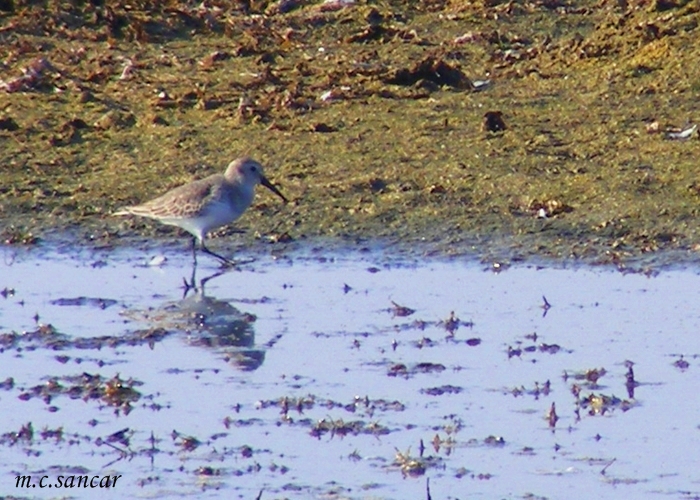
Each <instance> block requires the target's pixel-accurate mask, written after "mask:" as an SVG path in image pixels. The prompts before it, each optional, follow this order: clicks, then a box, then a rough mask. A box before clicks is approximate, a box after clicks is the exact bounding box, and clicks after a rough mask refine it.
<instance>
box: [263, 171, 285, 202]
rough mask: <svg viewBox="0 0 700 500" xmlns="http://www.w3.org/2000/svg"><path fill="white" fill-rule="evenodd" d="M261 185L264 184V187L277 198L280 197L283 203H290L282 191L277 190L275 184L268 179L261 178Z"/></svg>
mask: <svg viewBox="0 0 700 500" xmlns="http://www.w3.org/2000/svg"><path fill="white" fill-rule="evenodd" d="M260 184H262V185H263V186H265V187H266V188H267V189H269V190H270V191H272V192H273V193H275V194H276V195H277V196H279V197H280V198H282V201H284V202H285V203H287V202H288V200H287V198H285V197H284V195H283V194H282V193H281V192H280V190H279V189H277V188H276V187H275V185H274V184H272V183H271V182H270V181H268V180H267V177H261V178H260Z"/></svg>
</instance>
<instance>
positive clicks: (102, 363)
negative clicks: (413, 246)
mask: <svg viewBox="0 0 700 500" xmlns="http://www.w3.org/2000/svg"><path fill="white" fill-rule="evenodd" d="M0 256H2V263H1V264H0V290H2V289H5V290H4V291H3V294H2V296H0V334H2V339H1V340H2V344H1V345H2V346H3V347H2V352H0V384H2V385H1V386H0V387H2V388H1V389H0V412H1V414H2V416H3V418H2V421H1V422H0V434H1V435H2V436H1V439H0V450H1V456H2V460H1V463H0V478H1V479H0V494H4V495H13V496H27V497H39V498H49V497H58V496H68V495H69V496H73V497H75V498H97V497H98V496H101V495H105V494H108V495H116V496H115V498H116V497H119V498H143V497H145V498H167V497H174V496H177V497H188V496H193V497H194V496H198V497H199V496H201V497H205V498H243V499H254V498H258V495H260V492H261V491H262V494H261V497H260V498H263V499H272V498H387V499H389V498H390V499H405V498H426V497H427V495H426V485H427V484H426V483H427V479H428V478H429V480H430V481H429V487H430V495H431V497H432V498H433V499H436V500H437V499H445V498H485V499H486V498H488V499H491V498H523V497H526V496H528V495H532V496H534V497H536V498H540V497H541V498H562V497H564V496H565V495H569V496H571V497H572V498H580V497H581V492H585V496H586V497H588V498H682V499H686V498H688V499H689V498H696V497H697V496H698V495H700V472H699V471H700V457H699V455H698V453H697V449H698V446H699V445H700V431H699V424H700V422H699V418H700V417H699V415H700V400H699V399H698V398H697V397H696V395H695V394H694V392H693V391H694V390H695V389H696V388H697V387H698V382H699V377H698V373H699V372H698V363H699V362H700V361H698V360H697V359H696V357H697V356H698V354H700V335H698V331H700V314H699V313H698V309H697V307H696V304H697V303H698V290H699V287H698V285H697V283H698V280H699V279H700V278H698V276H697V273H696V272H695V271H690V270H684V271H664V272H661V273H660V274H658V275H656V276H654V277H646V276H642V275H638V274H627V275H623V274H621V273H618V272H615V271H609V270H602V269H561V268H557V269H554V268H546V269H541V268H540V269H538V268H534V267H526V266H523V267H514V268H510V269H506V270H503V271H501V272H499V273H495V272H493V271H492V270H490V269H489V270H485V269H484V266H483V265H482V264H478V263H476V262H463V261H449V262H445V261H416V262H409V261H405V260H401V261H396V260H394V259H392V257H391V256H390V255H387V254H383V253H381V252H376V253H372V252H362V253H351V252H347V253H334V254H323V253H322V252H315V253H307V254H298V253H297V254H291V255H286V256H283V257H277V258H272V257H271V256H258V257H257V259H256V260H255V261H254V262H252V263H249V264H246V265H243V267H242V269H241V270H240V271H235V270H234V271H228V272H226V273H224V274H221V275H219V276H214V277H212V278H211V279H210V280H209V281H207V282H206V285H205V287H204V295H202V293H201V289H200V290H198V291H196V292H194V291H190V292H189V293H188V295H187V297H186V298H185V299H184V300H183V291H184V290H183V287H182V283H183V278H188V277H189V275H190V273H191V267H190V261H189V259H188V257H189V255H188V254H187V253H186V252H184V251H179V250H170V249H169V250H168V260H167V261H166V262H165V263H164V264H163V265H162V266H147V265H144V262H147V261H148V260H149V259H150V258H151V257H153V255H145V254H144V253H143V251H140V250H128V249H123V250H119V251H116V252H112V253H106V252H96V253H89V252H87V251H81V252H78V251H76V252H75V253H56V252H52V251H50V250H46V249H34V250H18V249H16V248H2V249H0ZM216 271H217V269H216V267H215V264H214V263H213V262H211V261H207V260H202V261H201V262H200V267H199V268H198V269H197V274H198V277H197V279H201V278H205V277H207V276H209V275H212V274H214V273H216ZM543 296H545V297H546V300H547V301H548V303H549V304H551V307H550V308H549V309H545V308H543V303H544V301H543ZM396 305H399V306H405V307H408V308H411V309H414V310H415V312H414V313H413V314H410V315H407V316H404V315H402V314H405V313H408V312H409V311H408V310H405V309H400V308H397V307H396ZM452 312H454V316H451V313H452ZM545 313H546V314H545ZM41 325H44V326H41ZM45 325H51V326H52V327H53V328H49V327H47V326H45ZM12 332H15V333H18V334H19V333H23V332H26V333H25V334H24V335H19V336H18V335H11V333H12ZM681 356H682V357H681ZM629 362H633V365H632V364H631V363H629ZM630 366H633V370H634V378H633V379H628V378H627V377H628V370H629V367H630ZM593 369H597V370H598V371H597V372H595V371H591V370H593ZM601 369H604V370H605V373H604V374H602V371H601ZM565 374H566V376H565ZM601 374H602V375H601ZM98 375H99V376H100V377H101V378H99V379H98V378H97V377H96V376H98ZM117 375H118V377H119V378H118V379H116V378H115V377H116V376H117ZM586 375H587V378H588V379H586V378H583V379H576V376H579V377H584V376H586ZM597 375H598V376H600V378H598V379H597V384H596V383H593V380H594V379H596V377H597ZM8 377H11V378H12V380H11V381H8V380H7V379H8ZM96 380H97V382H95V381H96ZM110 380H111V383H112V384H113V385H114V383H115V381H117V382H116V383H117V384H119V383H122V385H121V386H119V387H117V388H116V389H115V388H114V387H113V391H112V392H114V393H116V394H117V397H114V398H109V397H107V396H105V395H104V394H105V390H104V387H105V384H108V383H110V382H109V381H110ZM3 381H5V382H3ZM548 381H549V390H548V391H547V390H546V389H545V388H546V386H547V382H548ZM628 381H629V383H628ZM632 382H634V383H632ZM91 383H94V384H95V385H94V390H93V391H92V392H91V391H90V390H88V389H86V387H88V386H90V384H91ZM574 386H577V387H578V388H579V390H580V392H579V395H578V397H576V396H575V395H574V394H573V393H572V388H573V387H574ZM124 387H126V389H124ZM69 388H72V390H68V389H69ZM81 388H82V389H83V391H82V392H81ZM100 391H101V392H100ZM120 391H121V392H120ZM134 391H135V392H134ZM631 393H632V394H631ZM135 394H137V395H136V396H135ZM122 396H123V397H122ZM136 397H138V399H135V398H136ZM285 398H286V399H285ZM605 398H609V399H605ZM553 403H554V404H555V405H556V415H557V417H558V419H554V418H547V415H548V412H549V411H550V408H551V406H552V404H553ZM555 420H556V421H555ZM29 423H31V431H33V432H30V430H29V429H30V427H29V426H28V425H27V424H29ZM59 430H61V431H62V432H58V431H59ZM42 431H43V434H42ZM48 431H53V432H48ZM421 442H422V446H421ZM421 448H423V449H422V456H421ZM19 474H22V475H31V476H32V481H33V483H35V484H37V486H36V487H33V488H18V487H16V480H15V477H16V476H18V475H19ZM71 475H75V476H79V475H87V476H89V477H90V478H91V477H93V476H95V475H98V476H99V477H100V478H102V477H104V476H106V475H109V476H114V475H121V478H119V480H118V482H117V485H116V486H115V487H114V488H113V489H114V491H109V492H105V491H102V490H100V489H99V488H96V489H91V488H83V487H80V488H77V487H75V488H72V489H70V488H61V489H60V490H57V489H56V487H55V486H54V487H53V488H43V489H42V488H39V486H38V482H39V479H40V478H41V477H42V476H48V477H47V479H45V481H44V483H47V484H48V483H52V484H56V481H57V478H58V476H64V477H65V478H68V477H70V476H71ZM64 481H65V479H64Z"/></svg>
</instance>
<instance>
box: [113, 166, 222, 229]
mask: <svg viewBox="0 0 700 500" xmlns="http://www.w3.org/2000/svg"><path fill="white" fill-rule="evenodd" d="M218 177H221V175H220V174H217V175H212V176H210V177H206V178H204V179H200V180H198V181H193V182H190V183H188V184H184V185H182V186H179V187H176V188H174V189H171V190H170V191H168V192H167V193H165V194H164V195H162V196H159V197H158V198H155V199H153V200H151V201H148V202H146V203H144V204H142V205H136V206H131V207H124V208H123V209H121V210H119V211H118V212H116V213H115V215H124V214H132V215H139V216H142V217H151V218H154V219H164V218H185V217H193V216H197V215H199V214H201V213H202V211H203V210H204V209H206V206H207V205H208V204H209V203H210V202H211V200H212V199H214V198H216V197H217V196H218V195H219V192H220V190H221V186H220V183H219V182H217V181H218Z"/></svg>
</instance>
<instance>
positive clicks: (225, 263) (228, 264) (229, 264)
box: [200, 240, 236, 267]
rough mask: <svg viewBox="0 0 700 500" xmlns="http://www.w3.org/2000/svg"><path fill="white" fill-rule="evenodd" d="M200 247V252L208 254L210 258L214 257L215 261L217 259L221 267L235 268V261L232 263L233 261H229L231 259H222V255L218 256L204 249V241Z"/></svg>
mask: <svg viewBox="0 0 700 500" xmlns="http://www.w3.org/2000/svg"><path fill="white" fill-rule="evenodd" d="M200 247H201V248H202V252H204V253H206V254H209V255H211V256H212V257H216V258H217V259H219V260H220V261H221V265H222V266H224V267H235V266H236V262H235V261H233V260H231V259H227V258H226V257H224V256H223V255H219V254H218V253H216V252H212V251H211V250H209V249H208V248H207V247H206V245H205V244H204V240H202V241H201V243H200Z"/></svg>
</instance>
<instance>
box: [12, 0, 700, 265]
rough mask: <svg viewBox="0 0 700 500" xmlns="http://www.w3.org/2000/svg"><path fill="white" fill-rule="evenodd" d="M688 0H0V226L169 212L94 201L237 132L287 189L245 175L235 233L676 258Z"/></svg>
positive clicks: (693, 64) (214, 166)
mask: <svg viewBox="0 0 700 500" xmlns="http://www.w3.org/2000/svg"><path fill="white" fill-rule="evenodd" d="M699 19H700V12H699V7H698V3H697V2H691V1H682V0H663V1H661V0H634V1H617V0H615V1H612V0H611V1H602V2H601V1H595V2H593V1H583V2H567V1H558V2H550V1H531V2H530V1H511V2H499V1H488V2H487V1H484V2H466V1H460V0H453V1H437V0H432V1H427V0H426V1H422V2H402V1H376V2H374V1H364V0H357V1H353V0H328V1H323V2H321V1H318V2H311V1H305V0H279V1H276V2H272V1H265V0H262V1H256V2H249V1H240V2H216V1H212V2H204V3H201V2H176V1H166V2H149V1H145V0H137V1H133V2H124V3H122V2H118V1H115V2H104V3H102V2H78V3H75V2H61V1H45V2H29V1H22V0H14V1H9V2H0V45H1V46H2V47H3V53H2V66H0V80H2V84H1V85H2V89H0V143H1V144H2V147H1V148H0V166H1V168H2V174H3V182H2V186H0V210H2V212H1V213H2V220H1V221H0V224H1V225H2V228H0V230H1V231H2V235H3V240H4V241H6V242H8V243H22V242H25V243H32V242H34V241H37V238H50V237H51V234H52V233H51V229H53V228H62V229H65V228H66V227H70V228H71V229H77V234H78V239H79V240H80V241H83V242H85V243H90V244H97V245H116V244H118V243H119V238H115V236H117V235H124V234H139V233H140V234H153V232H154V231H156V232H158V233H159V234H172V232H171V231H170V230H161V229H160V228H159V229H154V226H152V225H144V224H143V223H142V222H123V221H119V220H114V219H112V218H110V217H108V214H110V213H111V212H113V211H114V210H115V209H116V208H118V207H121V206H123V205H129V204H134V203H138V202H142V201H145V200H147V199H151V198H152V197H153V196H154V195H156V194H159V193H162V192H165V191H166V190H167V189H168V188H171V187H174V186H175V185H178V184H182V183H184V182H187V181H189V180H192V179H193V178H200V177H204V176H205V175H208V174H210V173H212V172H218V171H221V170H222V169H223V167H224V166H225V165H226V164H227V163H228V162H229V161H230V160H231V159H233V158H234V157H236V156H238V155H240V154H243V153H249V154H251V155H252V156H254V157H255V158H257V159H259V160H261V161H262V162H263V163H264V164H265V165H266V166H267V167H268V169H267V172H268V174H269V175H270V177H271V179H272V180H273V181H274V182H277V183H279V184H280V186H281V188H282V189H283V191H284V192H285V193H287V194H288V195H289V196H290V198H291V199H292V200H293V203H292V204H290V205H289V206H288V207H285V208H283V209H281V208H280V207H278V206H276V205H274V204H272V203H270V200H269V199H267V198H260V199H259V200H258V204H257V206H256V207H255V208H256V210H253V211H251V212H254V213H250V214H247V215H246V216H245V217H244V218H243V220H241V222H240V225H239V227H240V228H242V229H243V230H247V234H248V239H247V241H250V240H251V239H253V238H260V239H263V240H272V241H289V240H302V239H305V238H313V237H318V236H321V237H327V236H331V237H337V236H340V237H349V238H357V237H362V238H364V237H369V238H381V239H383V240H384V241H393V242H399V244H401V245H408V246H410V245H412V244H413V243H416V242H419V241H421V242H425V243H427V244H428V245H429V248H430V250H431V251H432V250H436V251H438V252H446V253H463V252H465V251H468V250H470V248H472V247H473V246H475V245H476V246H477V247H479V246H480V245H481V244H482V243H483V242H485V241H489V242H492V241H495V242H498V246H499V247H501V248H504V249H507V252H506V253H507V255H508V256H509V257H512V258H527V257H529V256H532V255H533V254H537V255H545V256H555V257H569V256H572V257H575V258H579V259H586V260H588V261H592V262H614V263H617V264H621V263H622V264H624V263H625V262H628V261H630V259H633V258H639V257H645V256H646V257H648V256H649V255H656V256H658V255H665V254H663V253H657V252H656V251H657V250H660V249H661V250H672V251H673V252H674V253H673V257H672V258H671V259H670V260H673V259H678V258H681V259H685V260H694V259H695V258H696V257H695V256H696V250H697V248H698V247H697V246H698V244H700V233H699V232H698V224H697V222H696V219H697V214H698V202H699V201H700V200H699V199H698V198H699V193H700V188H699V187H698V181H697V175H696V170H697V159H698V153H699V152H700V147H699V146H700V141H698V136H697V130H696V128H694V125H695V123H696V122H697V120H698V117H697V99H698V94H699V93H700V88H699V87H698V82H699V81H700V67H698V65H697V61H698V60H700V52H698V51H700V47H698V44H697V43H695V41H696V40H697V39H698V34H699V32H700V30H699V29H698V20H699ZM272 215H274V218H272V219H267V220H266V221H265V222H263V221H262V218H263V217H268V216H272ZM252 228H255V230H252ZM161 231H162V232H161ZM74 234H75V233H74ZM222 234H226V233H225V232H223V233H222ZM421 248H425V247H421ZM661 258H662V261H663V259H664V257H661Z"/></svg>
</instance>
